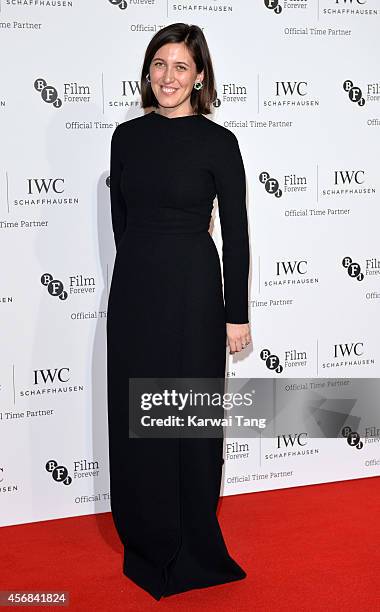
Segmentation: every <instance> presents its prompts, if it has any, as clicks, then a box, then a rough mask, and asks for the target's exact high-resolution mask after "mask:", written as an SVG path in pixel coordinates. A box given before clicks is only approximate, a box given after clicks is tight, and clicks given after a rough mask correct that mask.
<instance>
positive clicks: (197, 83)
mask: <svg viewBox="0 0 380 612" xmlns="http://www.w3.org/2000/svg"><path fill="white" fill-rule="evenodd" d="M202 87H203V83H202V81H195V83H194V89H196V90H197V91H199V90H200V89H202Z"/></svg>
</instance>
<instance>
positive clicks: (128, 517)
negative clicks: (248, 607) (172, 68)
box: [107, 111, 249, 600]
mask: <svg viewBox="0 0 380 612" xmlns="http://www.w3.org/2000/svg"><path fill="white" fill-rule="evenodd" d="M110 193H111V213H112V225H113V231H114V237H115V244H116V259H115V264H114V269H113V275H112V282H111V286H110V294H109V301H108V314H107V388H108V424H109V460H110V487H111V510H112V515H113V519H114V522H115V526H116V528H117V531H118V534H119V537H120V539H121V541H122V542H123V544H124V564H123V572H124V574H125V575H127V576H128V577H130V578H131V579H132V580H133V581H134V582H135V583H137V584H138V585H139V586H141V587H142V588H144V589H145V590H146V591H148V592H149V593H150V594H151V595H152V596H153V597H154V598H155V599H156V600H159V599H160V598H161V597H162V596H167V595H172V594H174V593H180V592H182V591H187V590H189V589H194V588H202V587H207V586H212V585H217V584H222V583H226V582H231V581H234V580H239V579H241V578H244V577H245V576H246V573H245V571H244V570H243V569H242V568H241V567H240V566H239V565H238V564H237V563H236V562H235V561H234V560H233V559H232V557H231V556H230V555H229V553H228V551H227V548H226V545H225V542H224V539H223V536H222V533H221V529H220V526H219V523H218V519H217V516H216V509H217V503H218V499H219V495H220V484H221V473H222V466H223V439H222V438H203V439H194V438H177V439H165V438H161V439H160V438H156V439H148V438H145V439H144V438H131V437H129V436H128V408H129V405H128V402H129V399H128V379H129V377H136V378H137V377H152V378H153V377H177V378H181V377H188V378H191V377H220V378H224V376H225V365H226V322H230V323H247V322H248V321H249V317H248V274H249V241H248V222H247V211H246V202H245V200H246V184H245V170H244V165H243V161H242V158H241V153H240V149H239V144H238V141H237V139H236V136H235V135H234V134H233V132H231V131H230V130H228V129H227V128H225V127H223V126H221V125H219V124H217V123H214V122H213V121H211V120H210V119H208V118H207V117H205V116H203V115H187V116H182V117H181V116H180V117H173V118H168V117H165V116H162V115H159V114H157V113H156V112H154V111H152V112H150V113H147V114H145V115H142V116H140V117H137V118H134V119H131V120H129V121H126V122H124V123H122V124H120V125H118V126H117V128H116V129H115V131H114V133H113V136H112V141H111V172H110ZM216 195H217V197H218V207H219V217H220V222H221V231H222V239H223V250H222V256H223V279H224V300H223V289H222V276H221V266H220V260H219V256H218V252H217V249H216V246H215V244H214V241H213V239H212V237H211V236H210V234H209V232H208V229H209V223H210V218H211V212H212V207H213V201H214V198H215V196H216ZM236 520H239V517H236Z"/></svg>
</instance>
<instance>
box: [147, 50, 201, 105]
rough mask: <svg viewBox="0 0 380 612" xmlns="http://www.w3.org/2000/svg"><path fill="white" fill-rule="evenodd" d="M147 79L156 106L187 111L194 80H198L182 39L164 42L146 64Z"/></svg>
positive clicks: (198, 75) (199, 78)
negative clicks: (148, 64) (148, 63)
mask: <svg viewBox="0 0 380 612" xmlns="http://www.w3.org/2000/svg"><path fill="white" fill-rule="evenodd" d="M149 74H150V81H151V86H152V90H153V93H154V95H155V96H156V98H157V101H158V103H159V105H160V106H163V107H165V108H176V109H179V108H180V109H181V111H184V112H189V113H190V112H191V110H192V109H191V104H190V95H191V92H192V90H193V85H194V83H195V81H202V79H203V70H202V72H200V73H199V74H197V69H196V66H195V62H194V60H193V58H192V57H191V55H190V53H189V51H188V49H187V47H186V45H185V43H184V42H181V43H167V44H166V45H163V46H162V47H160V49H158V50H157V51H156V53H155V55H154V57H153V60H152V63H151V65H150V70H149Z"/></svg>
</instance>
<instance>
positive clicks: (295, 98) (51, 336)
mask: <svg viewBox="0 0 380 612" xmlns="http://www.w3.org/2000/svg"><path fill="white" fill-rule="evenodd" d="M178 21H181V22H186V23H195V24H197V25H199V26H200V27H202V28H203V29H204V32H205V35H206V38H207V40H208V43H209V46H210V50H211V53H212V58H213V62H214V67H215V73H216V79H217V89H218V99H217V101H216V103H215V109H214V110H215V112H214V115H213V118H212V120H214V121H217V122H218V123H221V124H222V125H224V126H226V127H228V128H229V129H231V130H233V131H234V133H235V134H236V136H237V137H238V140H239V143H240V147H241V151H242V155H243V158H244V162H245V167H246V173H247V185H248V210H249V219H250V236H251V249H252V266H251V271H252V273H251V283H250V306H251V322H252V335H253V346H251V347H250V349H249V351H248V352H247V351H245V352H243V353H241V354H239V355H236V356H232V357H230V356H229V358H228V359H229V360H228V373H227V375H228V377H246V378H249V377H262V378H266V377H278V378H281V377H292V378H308V377H309V378H312V377H313V378H319V377H322V378H326V377H345V378H349V377H353V378H357V377H368V378H376V377H379V374H380V369H379V360H380V349H379V340H380V327H379V310H380V282H379V279H380V276H379V273H380V242H379V226H380V213H379V210H380V209H379V190H380V173H379V168H378V164H379V159H380V155H379V154H380V144H379V143H380V73H379V66H378V63H379V62H378V57H379V52H380V39H379V36H378V33H379V25H380V6H379V3H378V0H302V1H300V0H292V1H290V2H287V1H286V0H254V1H248V0H204V1H202V0H198V1H193V0H188V1H187V2H183V3H182V2H171V1H169V0H127V1H125V0H0V51H1V58H2V61H1V82H0V127H1V146H0V167H1V172H0V260H1V275H0V316H1V337H0V345H1V352H0V400H1V409H0V499H1V519H0V520H1V524H2V525H11V524H18V523H25V522H31V521H38V520H44V519H53V518H58V517H65V516H75V515H80V514H90V513H92V512H104V511H108V510H109V508H110V506H109V501H110V500H109V481H108V449H107V443H108V439H107V410H106V352H105V330H106V317H107V309H106V307H107V297H108V290H109V285H110V278H111V274H112V266H113V261H114V255H115V251H114V243H113V235H112V230H111V219H110V204H109V187H108V177H109V150H110V139H111V134H112V132H113V130H114V128H115V126H116V125H117V124H118V123H120V122H122V121H126V120H128V119H130V118H132V117H135V116H136V115H139V114H141V113H142V111H141V109H140V108H139V75H140V67H141V63H142V58H143V54H144V51H145V48H146V45H147V44H148V41H149V40H150V38H151V37H152V36H153V34H154V33H155V32H156V31H157V30H158V29H160V28H161V27H163V26H165V25H167V24H169V23H174V22H178ZM46 86H48V89H45V87H46ZM215 210H216V208H215ZM213 236H214V239H215V241H216V243H217V246H218V248H219V252H220V246H221V240H220V226H219V224H218V218H217V216H216V223H215V227H214V233H213ZM52 281H54V283H53V285H54V287H55V289H56V288H57V287H59V295H58V297H57V296H55V295H52V294H51V292H50V290H51V287H52V286H53V285H51V284H50V283H51V282H52ZM53 293H55V292H53ZM152 316H154V305H152ZM273 368H274V369H273ZM318 397H320V396H318ZM373 425H374V426H375V425H376V423H373ZM371 431H372V430H371ZM378 442H379V438H378V437H376V436H375V437H373V438H368V439H365V440H364V444H363V445H361V444H360V445H359V446H355V444H351V445H350V444H347V440H346V439H344V436H342V439H331V438H330V439H323V438H315V439H309V438H308V436H307V435H306V434H305V432H302V431H291V430H289V431H288V430H287V429H286V427H284V428H283V430H282V431H281V432H280V435H279V436H278V437H277V438H273V439H263V438H250V439H247V440H244V439H238V440H235V439H234V440H233V439H229V440H227V445H226V462H225V474H224V484H223V490H222V494H224V495H230V494H236V493H246V492H250V491H257V490H264V489H274V488H282V487H291V486H296V485H306V484H310V483H316V482H326V481H327V482H328V481H332V480H341V479H349V478H358V477H363V476H375V475H378V474H379V473H380V469H379V464H380V451H379V444H378ZM361 446H362V448H361Z"/></svg>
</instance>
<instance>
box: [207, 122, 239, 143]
mask: <svg viewBox="0 0 380 612" xmlns="http://www.w3.org/2000/svg"><path fill="white" fill-rule="evenodd" d="M202 117H203V118H204V119H205V121H203V124H204V125H205V126H206V129H207V130H208V131H209V133H210V135H211V136H212V137H213V138H214V139H216V140H218V141H219V142H220V143H223V144H226V145H228V144H234V142H236V140H237V138H236V135H235V134H234V132H233V131H232V130H230V129H229V128H227V127H225V126H224V125H222V124H221V123H217V122H216V121H215V120H214V119H213V118H211V117H208V116H206V115H202Z"/></svg>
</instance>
